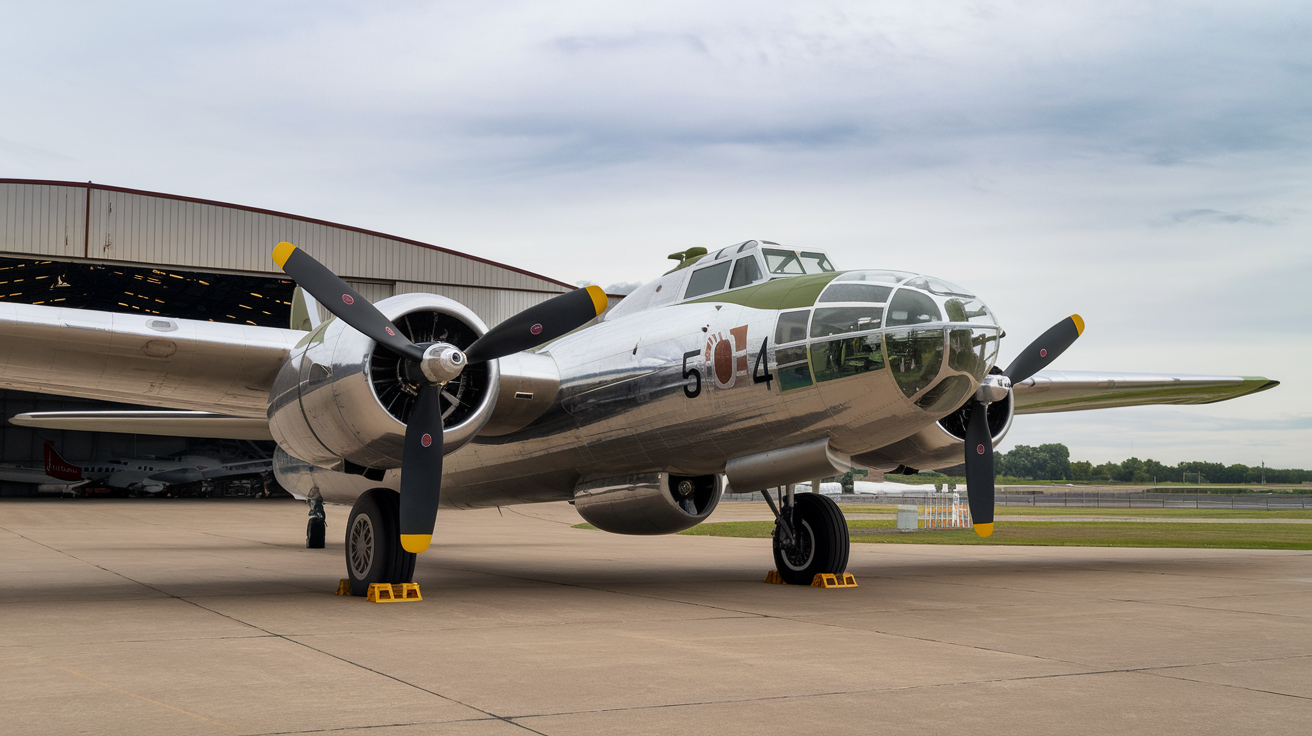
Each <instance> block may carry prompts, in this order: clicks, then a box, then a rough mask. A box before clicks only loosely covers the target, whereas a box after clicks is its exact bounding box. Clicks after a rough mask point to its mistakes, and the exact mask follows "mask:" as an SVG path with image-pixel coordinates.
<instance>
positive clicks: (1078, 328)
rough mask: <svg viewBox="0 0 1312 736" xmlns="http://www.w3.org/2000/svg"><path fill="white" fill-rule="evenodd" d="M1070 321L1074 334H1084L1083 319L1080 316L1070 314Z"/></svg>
mask: <svg viewBox="0 0 1312 736" xmlns="http://www.w3.org/2000/svg"><path fill="white" fill-rule="evenodd" d="M1071 321H1072V322H1074V323H1075V332H1076V334H1079V335H1083V334H1084V318H1083V317H1081V316H1080V315H1078V314H1072V315H1071Z"/></svg>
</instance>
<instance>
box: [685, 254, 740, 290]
mask: <svg viewBox="0 0 1312 736" xmlns="http://www.w3.org/2000/svg"><path fill="white" fill-rule="evenodd" d="M732 265H733V263H732V262H731V261H725V262H724V263H717V264H715V265H714V266H710V267H708V268H703V269H700V270H698V271H693V272H692V278H690V279H688V290H687V291H685V292H684V293H683V298H684V299H690V298H692V297H694V296H701V295H702V294H709V293H711V292H712V291H719V290H720V289H723V288H724V280H725V279H727V278H728V277H729V266H732Z"/></svg>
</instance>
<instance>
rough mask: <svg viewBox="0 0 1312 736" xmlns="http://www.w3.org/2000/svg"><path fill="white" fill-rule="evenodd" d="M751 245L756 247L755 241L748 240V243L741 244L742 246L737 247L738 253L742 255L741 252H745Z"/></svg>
mask: <svg viewBox="0 0 1312 736" xmlns="http://www.w3.org/2000/svg"><path fill="white" fill-rule="evenodd" d="M753 245H756V241H755V240H749V241H747V242H746V243H743V244H742V245H740V246H738V252H739V253H742V252H743V251H745V250H747V249H748V248H750V247H752V246H753Z"/></svg>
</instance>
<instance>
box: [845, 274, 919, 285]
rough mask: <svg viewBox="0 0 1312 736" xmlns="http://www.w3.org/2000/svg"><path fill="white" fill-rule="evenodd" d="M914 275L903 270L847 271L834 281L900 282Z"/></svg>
mask: <svg viewBox="0 0 1312 736" xmlns="http://www.w3.org/2000/svg"><path fill="white" fill-rule="evenodd" d="M912 276H915V274H914V273H907V272H905V271H848V272H847V273H845V274H840V275H839V276H838V278H836V279H834V281H873V282H875V283H879V284H900V283H902V282H903V281H906V280H907V279H909V278H911V277H912Z"/></svg>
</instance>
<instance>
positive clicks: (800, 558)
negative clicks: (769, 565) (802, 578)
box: [781, 521, 815, 570]
mask: <svg viewBox="0 0 1312 736" xmlns="http://www.w3.org/2000/svg"><path fill="white" fill-rule="evenodd" d="M793 539H794V544H793V545H792V546H787V545H781V547H782V551H783V556H784V562H785V563H787V565H788V566H789V567H791V568H792V569H794V570H804V569H806V566H807V565H809V564H811V559H812V558H814V557H815V534H814V533H812V531H811V525H810V524H809V523H807V522H805V521H803V522H802V523H801V524H798V525H797V527H796V528H795V529H794V536H793Z"/></svg>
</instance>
